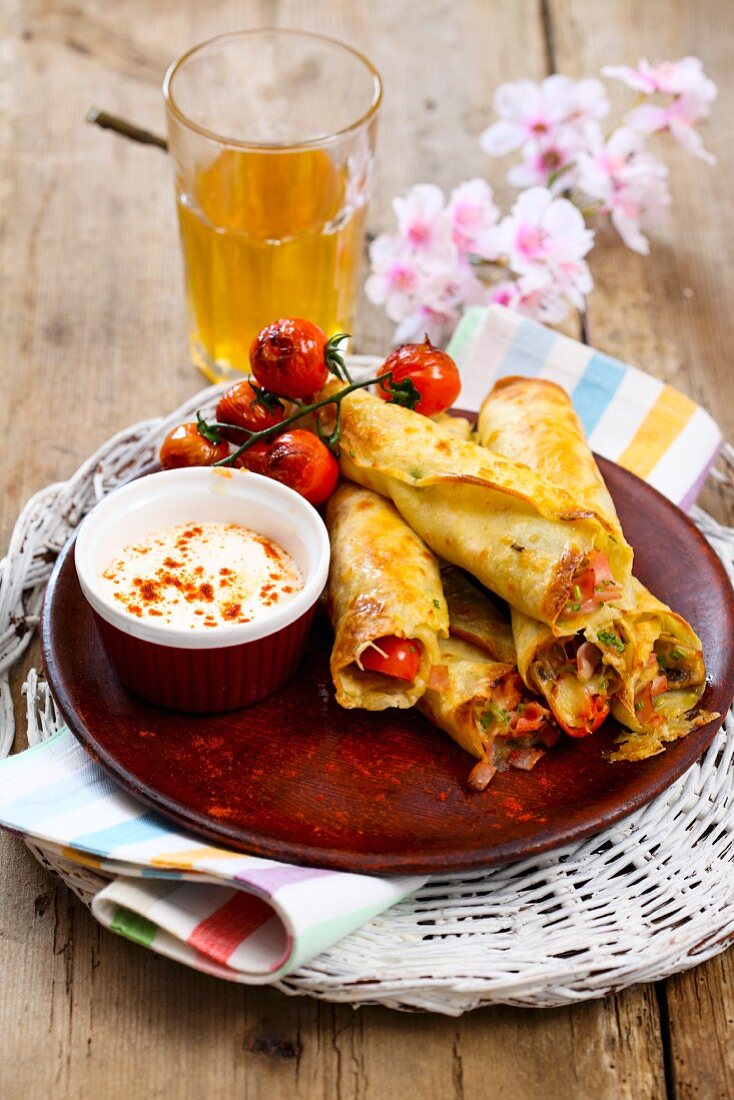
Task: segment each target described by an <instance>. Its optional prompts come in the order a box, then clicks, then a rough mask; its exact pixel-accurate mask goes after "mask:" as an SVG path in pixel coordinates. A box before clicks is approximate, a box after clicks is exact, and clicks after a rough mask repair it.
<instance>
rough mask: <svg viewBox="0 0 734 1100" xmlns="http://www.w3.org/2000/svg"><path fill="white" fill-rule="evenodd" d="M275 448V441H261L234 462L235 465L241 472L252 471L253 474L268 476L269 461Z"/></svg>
mask: <svg viewBox="0 0 734 1100" xmlns="http://www.w3.org/2000/svg"><path fill="white" fill-rule="evenodd" d="M272 446H273V441H272V440H269V441H266V440H264V439H261V440H260V442H259V443H253V444H252V446H251V447H248V448H247V450H246V451H243V452H242V454H241V455H240V456H239V458H236V459H235V460H234V465H235V466H237V467H238V468H239V469H241V470H250V471H251V472H252V473H253V474H263V475H264V476H265V477H267V476H268V459H269V458H270V451H271V448H272Z"/></svg>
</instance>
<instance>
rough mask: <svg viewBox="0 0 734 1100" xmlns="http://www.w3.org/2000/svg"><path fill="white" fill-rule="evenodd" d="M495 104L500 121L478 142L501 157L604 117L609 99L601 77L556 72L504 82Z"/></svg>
mask: <svg viewBox="0 0 734 1100" xmlns="http://www.w3.org/2000/svg"><path fill="white" fill-rule="evenodd" d="M494 108H495V111H496V112H497V114H498V115H499V116H500V121H499V122H495V123H494V125H493V126H490V127H489V128H488V129H487V130H485V131H484V132H483V133H482V134H481V135H480V138H479V143H480V145H481V146H482V148H483V149H484V151H485V153H489V155H490V156H492V157H501V156H504V155H505V153H510V152H512V150H513V149H519V148H520V147H523V146H528V145H530V146H531V147H534V145H535V143H542V142H548V141H550V140H552V139H554V138H555V137H556V135H557V134H558V132H559V130H562V129H564V128H565V129H566V130H567V131H568V130H572V129H574V128H576V127H579V126H583V125H584V124H585V123H586V122H588V121H589V120H594V119H599V118H603V117H604V116H605V115H606V114H607V112H608V111H609V102H608V100H607V98H606V95H605V93H604V89H603V87H602V85H601V83H600V82H599V81H598V80H579V81H575V80H571V79H570V78H569V77H567V76H561V75H560V74H555V75H554V76H549V77H547V78H546V79H545V80H544V81H543V82H542V84H535V83H533V81H532V80H518V81H515V82H514V83H509V84H501V85H500V86H499V88H498V89H497V92H496V94H495V97H494ZM567 140H568V135H567Z"/></svg>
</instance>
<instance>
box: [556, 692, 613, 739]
mask: <svg viewBox="0 0 734 1100" xmlns="http://www.w3.org/2000/svg"><path fill="white" fill-rule="evenodd" d="M608 714H609V700H608V699H606V698H605V696H603V695H592V696H591V698H590V699H589V705H588V708H587V720H586V725H584V726H567V725H565V723H563V722H562V721H561V719H560V718H559V717H558V715H556V716H555V719H556V722H558V725H559V726H560V727H561V729H563V730H565V731H566V733H567V734H568V735H569V736H570V737H588V736H589V734H590V733H594V731H595V730H598V729H599V726H600V725H601V724H602V722H603V721H604V719H605V718H606V716H607V715H608Z"/></svg>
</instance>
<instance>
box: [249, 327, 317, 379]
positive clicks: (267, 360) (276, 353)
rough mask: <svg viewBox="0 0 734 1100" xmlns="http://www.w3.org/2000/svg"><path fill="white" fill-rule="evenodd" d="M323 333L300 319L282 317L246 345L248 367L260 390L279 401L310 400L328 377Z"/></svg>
mask: <svg viewBox="0 0 734 1100" xmlns="http://www.w3.org/2000/svg"><path fill="white" fill-rule="evenodd" d="M329 347H330V344H329V341H328V340H327V339H326V333H325V332H323V331H322V330H321V329H320V328H319V327H318V325H314V324H312V322H311V321H304V320H303V319H302V318H300V317H282V318H281V319H280V320H279V321H273V323H272V324H270V325H266V326H265V328H264V329H261V330H260V332H259V333H258V335H257V336H256V337H255V339H254V340H253V341H252V343H251V344H250V366H251V368H252V373H253V374H254V375H255V378H256V379H257V381H258V382H259V383H260V385H261V386H262V387H263V389H266V390H269V391H270V392H271V393H276V394H277V395H278V396H279V397H290V398H303V397H310V396H311V394H312V393H316V391H317V390H319V389H321V387H322V386H323V384H324V382H325V381H326V379H327V377H328V374H329Z"/></svg>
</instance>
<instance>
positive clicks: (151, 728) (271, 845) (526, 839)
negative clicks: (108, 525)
mask: <svg viewBox="0 0 734 1100" xmlns="http://www.w3.org/2000/svg"><path fill="white" fill-rule="evenodd" d="M599 464H600V466H601V470H602V473H603V474H604V477H605V479H606V482H607V485H608V486H609V489H610V491H611V493H612V496H613V497H614V502H615V504H616V506H617V509H618V511H619V516H620V519H621V521H622V524H623V526H624V529H625V532H626V534H627V537H628V539H629V541H630V542H631V543H632V545H633V546H634V547H635V572H636V574H637V576H638V577H639V578H640V580H641V581H643V582H644V583H645V584H646V585H647V586H648V587H649V588H650V589H651V590H652V591H653V592H654V593H655V594H656V595H657V596H659V597H660V598H661V599H663V600H664V601H665V602H666V603H668V604H670V605H671V606H672V607H673V608H674V609H675V610H676V611H679V612H680V613H681V614H683V615H684V616H685V617H686V618H687V619H688V620H689V621H690V622H691V623H692V624H693V626H694V627H695V629H696V630H697V632H698V633H699V635H700V636H701V638H702V640H703V647H704V654H705V657H706V663H707V667H708V670H709V673H710V676H711V683H710V685H709V687H708V688H707V690H706V693H705V695H704V697H703V699H702V705H703V706H704V707H705V708H706V709H707V710H713V711H719V712H720V713H721V714H722V715H723V714H725V713H726V711H727V710H728V708H729V705H730V703H731V700H732V695H734V641H733V638H734V597H733V595H732V589H731V586H730V584H729V581H728V579H727V577H726V574H725V572H724V570H723V569H722V567H721V564H720V562H719V560H718V558H717V557H716V555H715V554H714V552H713V550H712V549H711V548H710V546H709V545H708V543H707V542H706V541H705V540H704V539H703V538H702V536H701V535H700V534H699V532H698V531H697V530H696V528H695V527H694V526H693V524H692V523H691V522H690V521H689V520H688V519H687V518H686V517H685V516H684V515H683V513H682V512H680V511H679V510H678V509H677V508H676V507H674V505H672V504H671V503H670V502H669V501H668V500H666V499H665V498H664V497H662V496H661V495H660V494H659V493H657V492H656V491H655V490H654V489H652V488H650V486H649V485H646V484H645V483H644V482H642V481H640V480H639V479H638V478H636V477H635V476H634V475H632V474H630V473H627V472H626V471H625V470H622V469H621V468H620V467H618V466H615V465H614V464H613V463H610V462H606V461H604V460H603V459H601V460H599ZM41 625H42V642H43V657H44V662H45V666H46V675H47V677H48V681H49V683H50V685H51V689H52V691H53V693H54V697H55V698H56V701H57V703H58V705H59V708H60V710H61V712H62V714H63V715H64V717H65V719H66V721H67V722H68V724H69V726H70V727H71V729H72V730H73V732H74V733H75V734H76V736H77V737H78V738H79V739H80V741H81V742H82V744H84V745H85V746H86V747H87V749H89V751H90V752H91V753H92V755H93V756H94V757H95V759H97V760H98V761H99V763H100V764H101V765H102V766H103V767H105V768H106V769H107V770H108V771H109V772H111V773H112V775H114V777H115V778H116V779H117V780H119V782H120V783H121V784H122V785H123V786H124V787H126V788H127V789H128V790H129V791H130V792H131V793H132V794H134V795H135V796H136V797H138V798H140V799H142V800H143V801H144V802H146V803H149V804H150V805H151V806H153V807H155V808H156V809H157V810H160V811H161V812H162V813H163V814H166V815H167V816H168V817H171V818H173V819H174V820H175V821H177V822H179V823H180V824H181V825H184V826H186V827H187V828H188V829H191V830H193V831H194V832H197V833H200V834H202V835H203V836H205V837H207V838H209V839H211V840H212V841H215V842H218V843H220V844H223V845H227V846H229V847H232V848H237V849H240V850H242V851H245V852H252V853H256V854H257V855H261V856H267V857H270V858H273V859H279V860H285V861H287V862H292V863H304V864H312V865H316V866H320V867H331V868H339V869H342V870H348V871H357V872H365V873H380V874H398V873H408V872H411V873H412V872H415V873H421V874H422V873H427V872H433V873H436V872H443V871H458V870H465V869H467V868H471V867H486V866H489V865H491V864H495V863H503V862H506V861H508V860H514V859H520V858H523V857H525V856H529V855H533V854H535V853H538V852H544V851H547V850H548V849H551V848H557V847H559V846H561V845H563V844H566V843H567V842H569V841H572V840H577V839H579V838H581V837H584V836H588V835H590V834H592V833H595V832H597V831H598V830H600V829H603V828H605V827H606V826H608V825H611V824H613V823H614V822H616V821H619V819H620V818H622V817H624V816H625V815H626V814H629V813H631V812H632V811H633V810H636V809H638V808H639V807H640V806H643V805H644V804H645V803H646V802H649V801H650V799H652V798H654V797H655V795H657V794H659V793H660V792H661V791H663V790H665V788H666V787H668V786H669V785H670V784H671V783H672V782H673V781H674V780H676V779H677V778H678V777H679V776H680V775H681V774H682V773H683V772H684V771H685V770H686V769H687V768H689V767H690V766H691V765H692V764H693V763H694V762H695V761H696V760H697V759H698V757H699V756H700V755H701V753H702V752H703V750H704V749H705V748H706V747H707V746H708V745H709V744H710V742H711V740H712V739H713V737H714V734H715V733H716V730H717V729H718V728H719V726H720V725H721V721H720V720H719V721H717V722H712V723H711V724H710V725H708V726H705V727H702V728H701V729H698V730H695V731H694V732H693V733H691V734H690V735H689V736H688V737H686V738H684V739H683V740H682V741H679V742H677V743H676V744H673V745H670V746H669V747H668V748H667V749H666V751H665V752H664V753H661V754H660V755H659V756H655V757H652V758H651V759H650V760H645V761H643V762H641V763H636V764H632V763H626V762H621V763H615V764H610V763H608V761H607V759H606V753H607V752H608V750H609V749H610V748H611V746H612V745H613V742H614V736H615V733H616V732H617V727H616V726H615V724H614V723H613V722H612V721H608V722H607V723H606V724H605V725H604V727H603V728H602V729H601V730H600V731H599V732H598V733H597V734H595V735H594V736H593V737H588V738H586V739H584V740H581V741H572V740H571V739H570V738H565V739H563V741H562V742H559V744H558V745H557V746H556V747H555V748H554V749H553V750H552V751H551V752H549V753H548V754H547V755H546V756H545V757H544V758H543V759H542V760H541V761H540V762H539V763H538V764H537V766H536V767H535V768H534V770H533V771H532V772H519V771H509V772H505V773H504V774H500V775H497V776H496V777H495V778H494V779H493V781H492V784H491V786H490V787H489V788H488V789H487V790H486V791H484V792H483V793H481V794H479V793H475V792H471V791H469V790H467V788H466V787H465V785H464V781H465V779H466V776H467V773H468V771H469V769H470V767H471V765H472V758H471V757H469V756H467V755H466V754H465V753H464V752H463V751H462V750H461V749H460V748H458V746H457V745H455V744H454V743H453V741H451V740H450V739H449V738H448V737H446V736H445V734H443V733H441V732H440V731H439V730H437V729H434V728H433V727H432V726H431V725H430V724H429V723H428V722H427V721H426V720H425V719H424V718H423V717H422V716H421V715H420V714H418V713H413V712H412V711H398V710H392V711H383V712H382V713H379V714H370V713H367V712H365V711H362V712H360V711H345V710H342V709H341V708H340V707H338V706H337V705H336V703H335V702H334V694H333V689H332V686H331V681H330V678H329V667H328V658H329V649H330V635H329V628H328V625H327V624H326V623H325V622H323V621H321V622H317V625H316V627H315V631H314V635H313V639H312V644H311V645H310V647H309V655H308V657H307V659H306V661H305V663H304V664H303V666H302V667H301V669H300V671H299V672H298V673H297V675H296V678H295V680H294V681H293V682H292V683H291V684H290V685H289V686H288V687H287V688H285V689H284V690H282V691H280V692H278V694H277V695H274V696H272V697H271V698H270V699H266V700H265V701H264V702H262V703H258V704H257V705H256V706H253V707H250V708H248V709H246V710H242V711H237V712H235V713H231V714H222V715H211V716H204V717H202V716H200V715H190V716H189V715H185V714H175V713H172V712H170V711H165V710H161V709H159V708H157V707H155V706H152V705H151V704H149V703H145V702H143V701H142V700H139V699H137V698H135V697H134V696H132V695H130V694H128V692H127V691H125V689H124V688H123V687H121V685H120V684H119V682H118V681H117V679H116V677H115V674H114V672H113V671H112V669H111V667H110V664H109V662H108V660H107V656H106V654H105V652H104V650H103V648H102V645H101V643H100V641H99V638H98V636H97V631H96V629H95V625H94V622H93V619H92V615H91V612H90V610H89V607H88V605H87V603H86V601H85V600H84V597H83V596H82V593H81V590H80V588H79V585H78V582H77V579H76V572H75V569H74V560H73V552H72V544H70V545H68V546H67V547H66V548H65V550H64V552H63V553H62V555H61V557H60V559H59V561H58V563H57V566H56V568H55V570H54V574H53V576H52V578H51V582H50V584H49V586H48V590H47V594H46V602H45V605H44V610H43V617H42V624H41Z"/></svg>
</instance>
